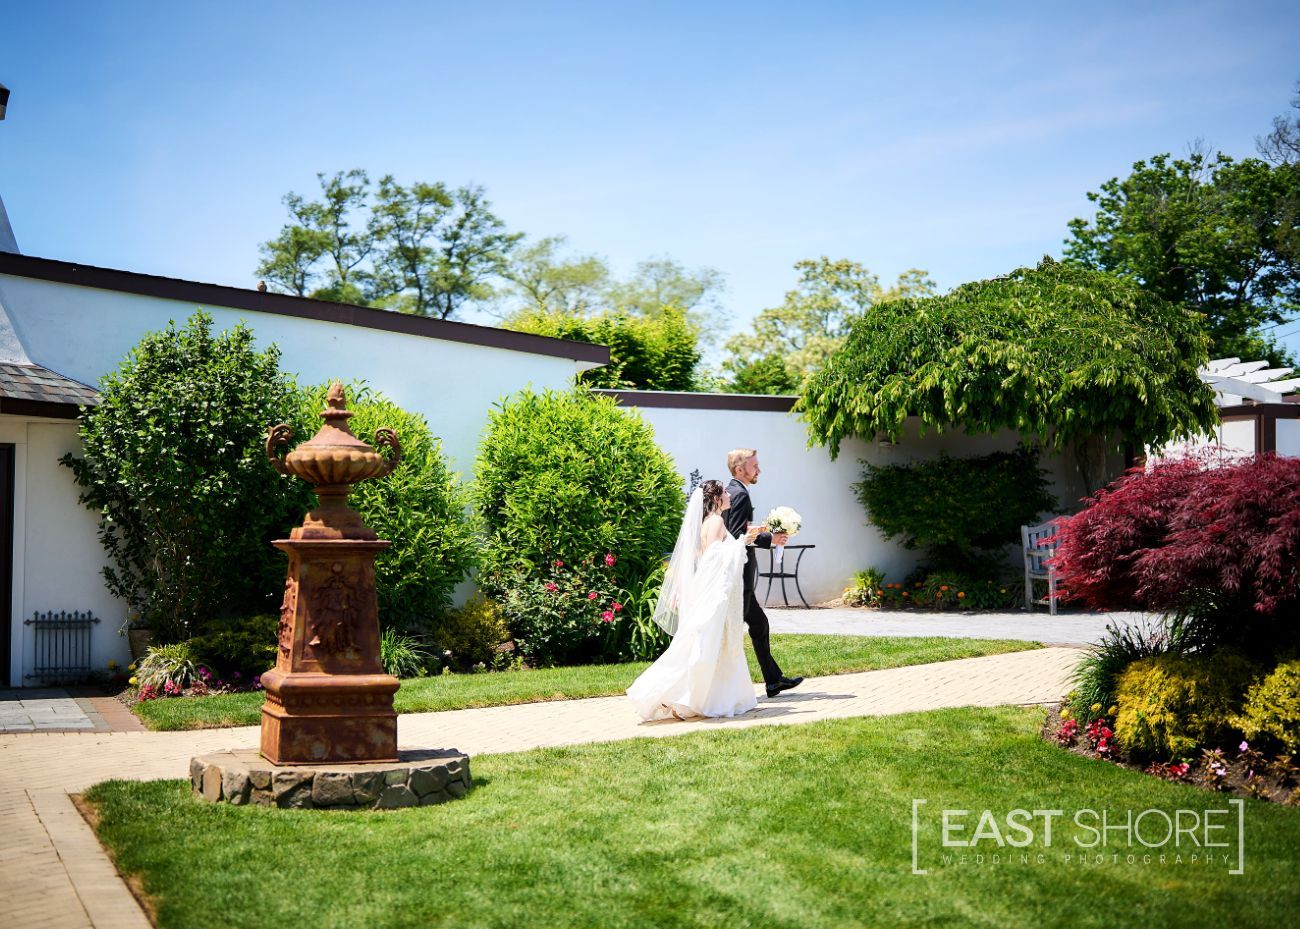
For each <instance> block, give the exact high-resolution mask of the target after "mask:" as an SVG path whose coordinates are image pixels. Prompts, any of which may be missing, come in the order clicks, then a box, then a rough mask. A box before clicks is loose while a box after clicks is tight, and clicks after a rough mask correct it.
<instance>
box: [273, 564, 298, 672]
mask: <svg viewBox="0 0 1300 929" xmlns="http://www.w3.org/2000/svg"><path fill="white" fill-rule="evenodd" d="M297 609H298V580H297V578H293V577H289V578H285V581H284V600H282V601H281V602H280V627H279V632H278V635H277V640H278V641H279V643H280V654H281V655H284V656H285V657H286V658H288V657H289V652H290V650H291V649H292V648H293V614H294V611H295V610H297Z"/></svg>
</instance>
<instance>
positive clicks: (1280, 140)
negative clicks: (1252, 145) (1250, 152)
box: [1256, 81, 1300, 165]
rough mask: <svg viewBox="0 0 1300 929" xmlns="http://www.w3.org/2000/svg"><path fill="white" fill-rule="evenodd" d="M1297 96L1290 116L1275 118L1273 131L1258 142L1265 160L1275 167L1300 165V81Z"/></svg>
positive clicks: (1293, 99)
mask: <svg viewBox="0 0 1300 929" xmlns="http://www.w3.org/2000/svg"><path fill="white" fill-rule="evenodd" d="M1295 86H1296V94H1295V96H1294V97H1292V98H1291V108H1292V109H1293V110H1296V111H1297V112H1296V113H1293V114H1292V115H1290V116H1285V115H1283V116H1275V117H1273V131H1272V132H1270V133H1269V134H1268V135H1266V136H1264V137H1263V138H1262V139H1257V140H1256V145H1257V147H1258V148H1259V153H1260V154H1261V155H1263V156H1264V160H1265V161H1268V162H1271V163H1272V164H1275V165H1295V164H1297V163H1300V81H1296V85H1295Z"/></svg>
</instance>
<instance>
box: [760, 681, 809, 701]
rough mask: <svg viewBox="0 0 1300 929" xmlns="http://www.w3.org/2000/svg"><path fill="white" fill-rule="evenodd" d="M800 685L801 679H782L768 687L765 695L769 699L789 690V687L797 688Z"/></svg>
mask: <svg viewBox="0 0 1300 929" xmlns="http://www.w3.org/2000/svg"><path fill="white" fill-rule="evenodd" d="M802 683H803V678H801V677H783V678H781V680H779V681H777V682H776V683H775V684H769V685H768V688H767V695H768V696H769V697H775V696H776V695H777V694H779V693H780V692H781V691H783V690H789V689H790V688H791V687H798V686H799V685H800V684H802Z"/></svg>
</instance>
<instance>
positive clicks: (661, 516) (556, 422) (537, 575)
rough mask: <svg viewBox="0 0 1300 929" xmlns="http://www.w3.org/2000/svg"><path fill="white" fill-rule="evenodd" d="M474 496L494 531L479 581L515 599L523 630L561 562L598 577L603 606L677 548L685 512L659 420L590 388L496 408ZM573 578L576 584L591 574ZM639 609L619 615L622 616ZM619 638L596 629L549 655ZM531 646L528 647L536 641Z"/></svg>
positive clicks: (521, 398) (523, 396)
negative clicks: (653, 425)
mask: <svg viewBox="0 0 1300 929" xmlns="http://www.w3.org/2000/svg"><path fill="white" fill-rule="evenodd" d="M474 493H475V506H476V509H477V511H478V514H479V518H480V519H481V520H482V524H483V530H484V544H483V556H482V560H483V568H482V572H481V573H480V576H479V585H480V586H481V587H482V588H483V589H484V590H485V591H486V592H487V593H488V594H489V595H491V596H494V597H497V598H499V599H501V601H502V602H503V604H505V605H506V607H507V611H508V615H507V620H508V621H509V622H510V623H511V628H512V631H514V632H515V634H516V636H519V635H520V633H521V630H524V629H532V628H534V627H530V626H529V623H530V622H532V621H534V620H536V618H537V616H536V615H535V614H536V612H537V611H535V610H531V609H530V608H528V607H527V606H526V605H525V604H526V603H527V602H528V601H529V598H530V597H531V596H532V595H533V594H535V593H537V592H538V591H535V590H533V588H537V589H538V590H541V589H542V588H543V587H544V585H545V584H547V583H557V581H556V580H554V577H555V574H554V572H555V571H556V570H557V562H558V563H559V566H558V567H559V568H562V569H565V570H566V571H576V572H579V573H581V572H583V571H586V572H588V573H589V574H590V575H591V579H590V586H591V587H592V592H596V591H599V592H600V596H601V599H602V602H604V601H605V600H606V594H607V592H608V591H609V590H610V589H622V590H633V589H636V588H639V587H640V586H641V585H642V583H643V582H644V580H645V579H646V578H647V577H648V576H649V575H650V574H651V573H652V571H653V570H654V568H655V566H656V565H657V564H658V563H659V561H660V560H661V558H662V556H663V553H664V552H666V551H669V550H671V549H672V546H673V542H674V540H675V539H676V536H677V530H678V528H679V526H680V525H681V519H682V515H683V510H684V508H685V499H684V496H683V493H682V479H681V477H680V476H679V475H678V473H677V471H676V468H675V467H674V465H673V461H672V459H671V458H670V457H669V456H668V455H667V454H666V453H664V452H663V451H662V450H661V449H660V448H659V447H658V446H657V445H656V444H655V441H654V434H653V432H652V430H651V429H650V427H649V426H648V425H647V424H646V423H645V422H644V421H643V420H642V419H641V417H640V416H639V415H638V414H637V413H636V412H633V411H629V410H625V409H621V408H620V407H618V406H617V405H616V404H615V402H614V401H613V400H612V399H609V398H606V397H593V396H592V395H590V394H589V393H588V392H587V391H585V390H582V389H577V390H573V391H570V392H563V393H561V392H551V391H547V392H544V393H534V392H532V391H524V392H522V393H519V394H516V395H514V396H513V397H512V398H510V399H509V400H507V401H505V402H503V403H502V404H500V405H499V406H498V407H497V408H496V409H495V410H493V411H492V412H491V414H490V415H489V420H488V428H487V432H486V435H485V437H484V439H483V444H482V447H481V449H480V452H479V458H478V465H477V477H476V482H475V491H474ZM607 555H608V556H611V557H612V559H613V564H612V565H611V564H606V563H605V562H606V559H605V556H607ZM565 577H566V578H569V579H571V583H572V585H573V586H574V589H575V590H576V589H577V587H579V586H583V581H584V580H585V578H582V577H579V578H576V579H573V576H572V575H571V574H568V573H566V574H565ZM521 591H522V593H523V596H521V595H520V594H521ZM512 604H515V606H513V607H512ZM621 605H622V606H624V607H626V606H627V604H621ZM511 610H513V611H514V615H510V611H511ZM553 612H554V615H555V616H556V617H557V621H558V619H560V618H563V617H561V615H560V614H561V613H562V612H563V611H553ZM600 612H604V611H603V610H602V611H600ZM628 612H630V611H629V610H626V609H624V610H620V611H618V617H617V621H618V622H623V621H624V620H625V617H626V615H627V613H628ZM524 613H528V614H529V615H523V614H524ZM548 615H551V614H550V612H549V611H548ZM596 615H597V616H599V612H598V613H597V614H596ZM572 618H573V617H572V615H569V616H568V617H567V621H572ZM547 622H549V620H547ZM607 633H608V630H604V629H600V628H599V627H597V626H595V625H591V624H588V625H587V626H584V627H582V628H580V629H575V630H571V632H570V633H568V634H567V638H566V639H565V642H566V644H564V645H563V646H556V649H555V652H554V653H552V654H546V655H538V656H537V657H539V658H540V659H541V660H543V661H546V660H564V659H565V658H567V657H576V656H578V655H579V654H580V653H581V652H582V649H581V645H582V643H583V642H584V641H595V640H596V639H597V638H602V637H607ZM525 638H526V636H525ZM523 646H524V648H525V653H527V649H528V648H529V647H530V643H529V642H527V641H525V642H524V643H523Z"/></svg>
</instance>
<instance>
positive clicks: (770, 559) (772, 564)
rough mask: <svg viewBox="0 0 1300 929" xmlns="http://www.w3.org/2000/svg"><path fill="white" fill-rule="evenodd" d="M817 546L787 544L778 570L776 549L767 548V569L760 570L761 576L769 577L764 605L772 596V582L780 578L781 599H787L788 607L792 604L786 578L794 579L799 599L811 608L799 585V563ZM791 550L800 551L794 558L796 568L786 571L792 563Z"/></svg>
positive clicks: (764, 595) (759, 574)
mask: <svg viewBox="0 0 1300 929" xmlns="http://www.w3.org/2000/svg"><path fill="white" fill-rule="evenodd" d="M816 547H817V546H816V545H787V546H786V547H785V557H784V558H783V559H782V561H781V565H780V568H781V570H777V563H776V550H775V549H771V548H769V549H768V550H767V570H766V571H760V572H758V576H759V577H765V578H767V593H765V594H763V606H767V601H768V600H769V599H771V597H772V582H773V581H774V580H777V579H780V581H781V599H782V600H784V601H785V605H786V606H787V607H789V606H790V595H789V594H788V593H787V592H786V589H785V582H786V580H792V581H794V589H795V593H797V594H798V595H799V599H800V600H801V601H803V605H804V609H811V606H810V605H809V603H808V600H807V598H805V597H804V595H803V589H802V588H800V586H799V565H801V564H802V563H803V556H804V555H805V554H807V552H808V550H809V549H810V548H816ZM791 552H798V554H797V555H796V556H795V559H794V570H793V571H786V570H785V568H786V567H788V566H789V564H790V562H789V558H790V553H791Z"/></svg>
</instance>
